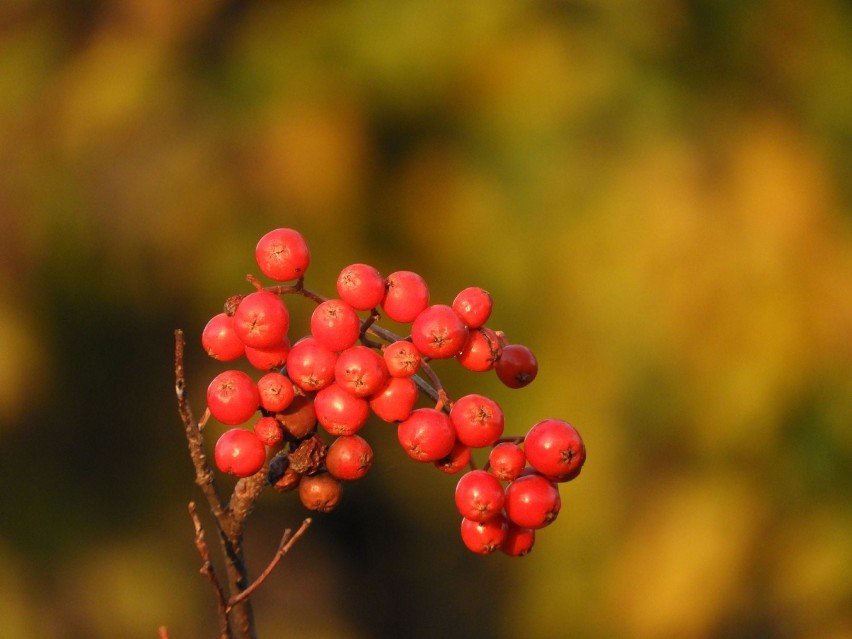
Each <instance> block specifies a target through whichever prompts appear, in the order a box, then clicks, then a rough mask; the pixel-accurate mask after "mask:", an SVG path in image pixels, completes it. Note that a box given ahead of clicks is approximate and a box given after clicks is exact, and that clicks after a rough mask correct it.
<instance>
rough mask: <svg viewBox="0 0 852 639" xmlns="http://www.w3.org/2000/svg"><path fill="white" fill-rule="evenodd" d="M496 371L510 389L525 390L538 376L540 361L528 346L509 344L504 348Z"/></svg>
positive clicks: (496, 365) (495, 367) (495, 366)
mask: <svg viewBox="0 0 852 639" xmlns="http://www.w3.org/2000/svg"><path fill="white" fill-rule="evenodd" d="M494 370H495V371H496V372H497V377H498V378H499V379H500V381H501V382H503V383H504V384H505V385H506V386H508V387H509V388H523V387H524V386H526V385H527V384H529V383H530V382H532V381H533V380H534V379H535V376H536V375H537V374H538V361H537V360H536V358H535V355H533V352H532V351H531V350H530V349H529V348H527V347H526V346H523V345H522V344H509V345H507V346H504V347H503V353H502V354H501V355H500V359H499V360H497V363H496V364H495V365H494Z"/></svg>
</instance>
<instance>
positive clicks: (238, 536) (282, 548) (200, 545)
mask: <svg viewBox="0 0 852 639" xmlns="http://www.w3.org/2000/svg"><path fill="white" fill-rule="evenodd" d="M184 346H185V340H184V337H183V331H181V330H179V329H178V330H176V331H175V393H176V395H177V403H178V412H179V414H180V417H181V421H182V422H183V425H184V430H185V434H186V441H187V445H188V447H189V456H190V458H191V459H192V464H193V466H194V467H195V483H196V484H198V486H199V488H201V492H202V493H203V494H204V497H205V499H206V500H207V503H208V505H209V506H210V512H211V514H212V515H213V519H214V522H215V525H216V532H217V533H218V535H217V536H218V538H219V548H220V551H221V555H222V560H223V562H224V565H225V573H226V579H227V581H226V585H225V586H224V587H223V585H222V583H221V582H220V580H219V577H218V575H217V574H216V572H215V569H214V567H213V563H212V561H211V559H210V551H209V547H208V546H207V541H206V536H205V533H204V528H203V526H202V524H201V519H200V518H199V516H198V512H197V508H196V505H195V502H190V503H189V514H190V517H191V518H192V522H193V525H194V527H195V546H196V548H197V549H198V553H199V555H200V556H201V561H202V566H201V569H200V573H201V574H202V575H204V576H205V577H207V579H208V580H209V581H210V583H211V585H212V587H213V589H214V593H215V596H216V601H217V605H218V620H219V638H220V639H257V635H256V631H255V624H254V615H253V613H252V607H251V600H250V599H251V595H252V593H253V592H254V591H255V590H256V589H257V588H258V587H259V586H260V585H261V584H262V583H263V582H264V581H265V580H266V578H267V577H268V576H269V575H270V574H271V572H272V570H273V569H274V568H275V567H276V566H277V565H278V562H279V561H280V560H281V559H282V557H283V556H284V555H285V554H287V552H288V551H289V550H290V548H291V547H292V546H293V544H295V543H296V541H298V539H299V538H300V537H301V536H302V535H303V534H304V532H305V531H306V530H307V528H308V526H310V524H311V519H310V518H306V519H305V520H304V521H303V522H302V525H301V526H300V527H299V529H298V530H297V531H296V532H295V533H293V531H292V530H291V529H289V528H288V529H287V530H285V531H284V534H283V536H282V538H281V542H280V544H279V546H278V550H277V551H276V552H275V555H274V556H273V558H272V560H271V561H270V562H269V564H268V565H267V567H266V568H265V569H264V570H263V571H262V572H261V574H260V575H259V576H258V578H257V579H256V580H255V581H254V582H252V583H250V582H249V575H248V569H247V567H246V563H245V557H244V555H243V535H244V533H245V528H246V521H247V519H248V517H249V515H250V514H251V512H252V510H253V509H254V504H255V502H256V501H257V498H258V496H259V495H260V493H261V492H262V491H263V489H264V488H265V487H266V484H267V482H266V472H260V473H257V474H256V475H253V476H251V477H245V478H242V479H240V480H239V481H238V482H237V484H236V486H235V487H234V492H233V494H232V495H231V498H230V500H229V502H228V503H227V504H225V503H224V502H223V501H222V499H221V497H220V496H219V493H218V491H217V489H216V485H215V481H214V474H213V471H212V469H211V468H210V465H209V464H208V462H207V455H206V453H205V451H204V424H205V423H206V421H207V417H208V415H209V413H208V411H205V414H204V416H203V417H202V419H201V421H198V420H196V419H195V417H194V415H193V412H192V408H191V407H190V405H189V400H188V399H187V391H186V376H185V372H184V364H183V359H184V355H183V354H184ZM160 637H161V639H168V632H167V630H166V629H165V628H161V629H160Z"/></svg>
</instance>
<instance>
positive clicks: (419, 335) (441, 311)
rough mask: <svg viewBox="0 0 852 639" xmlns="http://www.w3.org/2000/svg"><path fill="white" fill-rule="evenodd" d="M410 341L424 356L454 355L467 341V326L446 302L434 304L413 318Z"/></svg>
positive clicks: (442, 356) (444, 357)
mask: <svg viewBox="0 0 852 639" xmlns="http://www.w3.org/2000/svg"><path fill="white" fill-rule="evenodd" d="M411 341H412V342H414V345H415V346H416V347H417V350H418V351H420V353H421V354H422V355H424V356H426V357H432V358H435V359H447V358H449V357H455V356H456V355H458V354H459V353H461V351H462V349H463V348H464V344H465V342H466V341H467V326H465V325H464V322H463V321H462V320H461V318H460V317H459V316H458V315H457V314H456V312H455V311H454V310H453V309H452V308H450V307H449V306H447V305H446V304H434V305H433V306H429V307H428V308H426V309H425V310H424V311H423V312H422V313H420V314H419V315H418V316H417V317H416V318H415V319H414V323H413V324H412V325H411Z"/></svg>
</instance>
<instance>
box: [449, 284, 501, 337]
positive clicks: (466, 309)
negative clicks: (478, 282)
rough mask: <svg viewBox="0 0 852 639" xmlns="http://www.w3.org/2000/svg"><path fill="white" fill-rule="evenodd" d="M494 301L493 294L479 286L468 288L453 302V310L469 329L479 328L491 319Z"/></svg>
mask: <svg viewBox="0 0 852 639" xmlns="http://www.w3.org/2000/svg"><path fill="white" fill-rule="evenodd" d="M493 305H494V301H493V300H492V298H491V294H490V293H489V292H488V291H486V290H485V289H483V288H479V287H478V286H471V287H468V288H466V289H464V290H462V291H461V292H459V294H458V295H456V298H455V299H454V300H453V304H452V306H453V310H454V311H455V312H456V313H458V315H459V317H461V318H462V320H463V321H464V323H465V324H467V327H468V328H479V327H480V326H482V325H483V324H485V322H487V321H488V318H489V317H491V309H492V307H493Z"/></svg>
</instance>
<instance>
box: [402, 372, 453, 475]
mask: <svg viewBox="0 0 852 639" xmlns="http://www.w3.org/2000/svg"><path fill="white" fill-rule="evenodd" d="M393 379H406V378H403V377H395V378H393ZM397 438H398V439H399V443H400V445H401V446H402V448H403V450H405V452H406V453H407V454H408V456H409V457H411V458H412V459H414V460H417V461H422V462H434V461H437V460H439V459H441V458H442V457H445V456H446V455H449V454H450V452H451V451H452V450H453V446H454V445H455V443H456V433H455V431H454V430H453V425H452V424H451V423H450V418H449V417H447V415H446V414H445V413H443V412H441V411H439V410H435V409H434V408H418V409H417V410H415V411H412V413H411V414H410V415H409V416H408V418H407V419H406V420H405V421H403V422H402V423H401V424H400V425H399V427H398V428H397Z"/></svg>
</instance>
